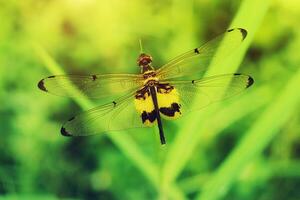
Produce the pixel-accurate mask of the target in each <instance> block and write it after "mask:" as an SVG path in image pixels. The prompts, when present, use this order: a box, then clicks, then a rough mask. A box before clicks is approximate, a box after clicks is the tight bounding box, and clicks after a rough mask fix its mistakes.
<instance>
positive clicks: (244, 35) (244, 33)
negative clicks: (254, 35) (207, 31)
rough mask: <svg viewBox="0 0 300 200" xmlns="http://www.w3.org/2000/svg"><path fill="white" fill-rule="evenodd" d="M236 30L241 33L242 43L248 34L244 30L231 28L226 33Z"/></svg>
mask: <svg viewBox="0 0 300 200" xmlns="http://www.w3.org/2000/svg"><path fill="white" fill-rule="evenodd" d="M236 29H237V30H239V31H240V32H241V33H242V36H243V38H242V41H243V40H244V39H245V38H246V37H247V34H248V31H247V30H246V29H244V28H232V29H229V30H227V32H231V31H233V30H236Z"/></svg>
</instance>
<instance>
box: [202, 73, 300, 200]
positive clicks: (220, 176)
mask: <svg viewBox="0 0 300 200" xmlns="http://www.w3.org/2000/svg"><path fill="white" fill-rule="evenodd" d="M299 85H300V70H298V72H297V73H296V75H294V77H292V78H291V79H290V81H289V82H288V84H287V85H286V87H285V89H283V90H282V92H281V93H280V94H279V95H278V98H277V99H276V100H275V102H273V103H272V104H271V105H270V106H269V107H268V108H267V109H266V110H265V112H264V113H263V114H262V115H261V117H260V118H259V119H258V120H257V122H256V123H255V124H254V125H253V127H252V128H251V129H250V130H249V131H248V132H247V133H246V135H245V137H244V138H243V139H242V141H241V142H240V143H239V144H238V146H237V147H236V148H235V149H234V150H233V152H232V153H231V154H230V155H229V157H228V158H227V159H226V160H225V161H224V162H223V163H222V165H221V166H220V167H219V169H218V170H217V172H216V173H215V174H214V175H213V176H212V177H211V179H210V180H209V182H208V183H207V184H205V187H204V188H203V192H202V193H201V194H200V195H199V196H198V198H197V199H200V200H201V199H203V200H215V199H220V198H222V197H223V196H224V195H225V194H226V193H227V191H228V190H229V189H230V187H231V185H232V183H233V182H234V181H235V180H236V178H237V177H238V176H239V175H240V173H241V171H242V170H243V169H244V168H245V166H246V165H247V164H248V163H249V162H251V160H252V159H254V158H255V157H256V156H259V155H260V153H261V152H262V151H263V150H264V148H265V147H266V146H267V145H268V144H269V142H270V141H271V140H272V138H274V136H276V134H277V133H279V129H280V127H281V126H282V125H284V123H285V122H286V121H287V120H288V119H289V117H290V116H291V115H292V114H293V113H294V112H295V110H296V106H298V105H299V102H300V93H299V91H298V88H299ZM286 105H289V106H286Z"/></svg>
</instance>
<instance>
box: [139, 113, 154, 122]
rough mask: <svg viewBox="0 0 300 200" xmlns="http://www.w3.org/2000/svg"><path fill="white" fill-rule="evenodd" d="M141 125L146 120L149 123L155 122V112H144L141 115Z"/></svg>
mask: <svg viewBox="0 0 300 200" xmlns="http://www.w3.org/2000/svg"><path fill="white" fill-rule="evenodd" d="M141 117H142V122H143V124H144V123H145V121H146V120H149V121H150V122H151V123H152V122H154V121H155V119H156V112H155V110H153V111H152V112H146V111H144V112H143V113H142V115H141Z"/></svg>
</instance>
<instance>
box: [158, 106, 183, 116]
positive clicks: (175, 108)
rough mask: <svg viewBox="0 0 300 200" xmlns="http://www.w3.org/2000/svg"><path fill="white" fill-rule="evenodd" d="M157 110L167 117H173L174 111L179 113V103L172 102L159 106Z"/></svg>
mask: <svg viewBox="0 0 300 200" xmlns="http://www.w3.org/2000/svg"><path fill="white" fill-rule="evenodd" d="M159 111H160V112H161V113H162V114H164V115H166V116H169V117H174V116H175V113H176V112H178V113H180V114H181V112H180V105H179V104H178V103H172V104H171V106H170V107H161V108H160V109H159Z"/></svg>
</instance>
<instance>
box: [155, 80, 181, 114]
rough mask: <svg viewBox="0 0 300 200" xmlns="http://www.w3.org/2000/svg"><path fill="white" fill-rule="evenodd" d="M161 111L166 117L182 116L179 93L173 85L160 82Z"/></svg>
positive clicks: (159, 103)
mask: <svg viewBox="0 0 300 200" xmlns="http://www.w3.org/2000/svg"><path fill="white" fill-rule="evenodd" d="M157 101H158V106H159V112H160V113H161V115H162V117H164V118H166V119H177V118H178V117H180V116H181V110H180V106H181V105H180V103H179V101H180V99H179V94H178V92H177V90H176V88H174V87H173V86H171V85H169V84H160V85H158V86H157Z"/></svg>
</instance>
